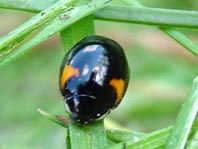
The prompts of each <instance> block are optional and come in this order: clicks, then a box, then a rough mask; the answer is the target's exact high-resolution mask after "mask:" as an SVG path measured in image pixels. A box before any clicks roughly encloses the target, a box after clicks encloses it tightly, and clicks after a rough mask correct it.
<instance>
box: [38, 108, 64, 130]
mask: <svg viewBox="0 0 198 149" xmlns="http://www.w3.org/2000/svg"><path fill="white" fill-rule="evenodd" d="M37 111H38V112H39V113H40V114H41V115H42V116H44V117H46V118H47V119H49V120H50V121H52V122H54V123H56V124H58V125H60V126H63V127H65V128H67V126H66V123H64V122H63V121H61V120H60V119H58V116H54V115H50V114H49V113H47V112H45V111H43V110H41V109H37Z"/></svg>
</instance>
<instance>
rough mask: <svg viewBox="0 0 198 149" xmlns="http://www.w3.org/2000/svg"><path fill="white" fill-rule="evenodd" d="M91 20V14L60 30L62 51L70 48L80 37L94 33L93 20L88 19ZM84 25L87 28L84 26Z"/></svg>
mask: <svg viewBox="0 0 198 149" xmlns="http://www.w3.org/2000/svg"><path fill="white" fill-rule="evenodd" d="M90 20H93V16H92V15H90V16H88V17H86V18H84V19H82V20H80V21H78V22H77V23H74V24H73V25H71V26H70V27H68V28H67V29H65V30H63V31H62V32H61V43H62V46H63V49H64V50H63V53H64V54H65V52H67V51H68V50H69V49H71V48H72V47H73V46H74V45H75V44H76V43H77V42H78V41H80V40H81V39H82V38H84V37H85V35H86V36H89V35H93V34H94V28H93V26H94V22H93V21H90ZM85 26H86V27H87V28H85Z"/></svg>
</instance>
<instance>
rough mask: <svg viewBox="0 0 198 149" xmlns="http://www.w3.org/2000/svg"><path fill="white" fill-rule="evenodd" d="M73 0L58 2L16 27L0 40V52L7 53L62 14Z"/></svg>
mask: <svg viewBox="0 0 198 149" xmlns="http://www.w3.org/2000/svg"><path fill="white" fill-rule="evenodd" d="M74 1H75V0H63V1H58V2H56V3H55V4H54V5H52V6H51V7H49V8H47V9H46V10H44V11H42V12H40V13H39V14H37V15H36V16H34V17H33V18H31V19H30V20H28V21H27V22H25V23H24V24H22V25H20V26H19V27H17V28H16V29H15V30H14V31H12V32H10V33H9V34H7V35H6V36H4V37H2V38H0V51H7V50H9V49H11V48H12V47H14V46H15V45H16V44H18V43H19V42H20V41H22V40H24V39H25V38H26V37H27V36H28V35H30V34H31V33H32V32H33V31H35V30H36V29H38V28H39V27H41V26H42V25H45V24H46V23H48V22H49V21H50V20H51V19H53V18H54V17H56V16H57V15H59V14H61V13H62V12H63V8H66V6H70V5H72V4H73V2H74Z"/></svg>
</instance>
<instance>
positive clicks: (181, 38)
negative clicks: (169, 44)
mask: <svg viewBox="0 0 198 149" xmlns="http://www.w3.org/2000/svg"><path fill="white" fill-rule="evenodd" d="M121 1H122V2H124V3H125V4H126V5H133V6H136V7H140V8H144V6H143V5H142V4H140V3H139V2H137V1H136V0H121ZM195 12H196V13H198V12H197V11H195ZM160 29H161V30H162V31H163V32H165V33H166V34H167V35H168V36H170V37H171V38H172V39H174V40H175V41H176V42H178V43H179V44H181V45H182V46H183V47H185V48H186V49H187V50H188V51H189V52H191V53H193V54H194V55H196V56H197V55H198V45H197V44H195V43H194V42H193V41H192V40H190V39H189V38H188V37H186V36H185V35H184V34H182V33H181V32H178V31H176V30H174V29H170V28H160Z"/></svg>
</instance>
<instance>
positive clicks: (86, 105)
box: [59, 35, 129, 124]
mask: <svg viewBox="0 0 198 149" xmlns="http://www.w3.org/2000/svg"><path fill="white" fill-rule="evenodd" d="M128 81H129V68H128V64H127V60H126V56H125V54H124V51H123V49H122V48H121V47H120V45H119V44H118V43H116V42H115V41H113V40H111V39H109V38H106V37H102V36H96V35H94V36H89V37H86V38H84V39H82V40H81V41H80V42H78V43H77V44H76V45H75V46H74V47H73V48H72V49H71V50H70V51H69V52H68V53H67V54H66V56H65V57H64V59H63V62H62V65H61V69H60V79H59V86H60V91H61V93H62V96H63V97H64V100H65V106H66V109H67V111H68V112H69V113H70V115H71V118H72V119H73V120H74V121H76V122H78V123H81V124H89V123H90V122H93V121H95V120H96V119H98V118H101V117H102V116H103V115H105V114H106V113H109V111H110V110H111V109H113V108H115V107H116V106H117V105H118V104H119V103H120V101H121V100H122V98H123V96H124V94H125V91H126V88H127V86H128Z"/></svg>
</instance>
